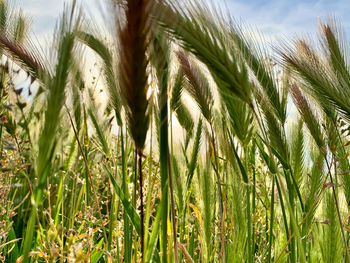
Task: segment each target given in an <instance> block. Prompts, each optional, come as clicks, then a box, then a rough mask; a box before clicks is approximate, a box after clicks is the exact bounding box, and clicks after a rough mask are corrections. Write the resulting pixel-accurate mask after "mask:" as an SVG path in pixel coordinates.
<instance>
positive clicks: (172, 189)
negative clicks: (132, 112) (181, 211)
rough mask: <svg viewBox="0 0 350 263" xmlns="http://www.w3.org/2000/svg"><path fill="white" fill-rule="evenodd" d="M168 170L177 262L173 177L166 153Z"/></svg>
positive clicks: (177, 258) (176, 259)
mask: <svg viewBox="0 0 350 263" xmlns="http://www.w3.org/2000/svg"><path fill="white" fill-rule="evenodd" d="M168 169H169V186H170V201H171V216H172V221H173V224H172V225H173V236H174V250H175V262H176V263H177V262H179V251H178V246H177V234H176V219H175V198H174V186H173V176H172V169H171V163H170V155H169V153H168Z"/></svg>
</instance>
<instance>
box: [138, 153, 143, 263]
mask: <svg viewBox="0 0 350 263" xmlns="http://www.w3.org/2000/svg"><path fill="white" fill-rule="evenodd" d="M138 155H139V180H140V202H141V208H140V210H141V211H140V217H141V258H142V260H141V261H142V262H143V260H144V248H145V244H144V236H145V226H144V222H145V219H144V213H143V189H142V188H143V178H142V152H141V151H139V154H138Z"/></svg>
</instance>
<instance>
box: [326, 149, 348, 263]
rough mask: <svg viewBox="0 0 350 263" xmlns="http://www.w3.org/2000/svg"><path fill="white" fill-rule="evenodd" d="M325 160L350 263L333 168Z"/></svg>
mask: <svg viewBox="0 0 350 263" xmlns="http://www.w3.org/2000/svg"><path fill="white" fill-rule="evenodd" d="M324 159H325V161H326V165H327V169H328V173H329V179H330V181H331V187H332V192H333V197H334V202H335V207H336V209H337V214H338V219H339V224H340V230H341V234H342V238H343V241H344V245H345V256H346V260H347V261H348V262H350V261H349V254H348V243H347V242H346V237H345V232H344V226H343V222H342V220H341V215H340V209H339V203H338V198H337V193H336V191H335V185H334V182H333V176H332V173H331V167H330V166H329V163H328V160H327V158H326V156H325V155H324Z"/></svg>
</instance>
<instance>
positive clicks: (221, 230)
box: [209, 123, 225, 262]
mask: <svg viewBox="0 0 350 263" xmlns="http://www.w3.org/2000/svg"><path fill="white" fill-rule="evenodd" d="M209 125H210V130H211V137H212V138H211V139H212V144H213V151H214V160H215V169H214V170H215V174H216V180H217V184H218V192H219V206H220V232H221V233H220V235H221V256H222V262H225V233H224V220H225V219H224V208H223V204H222V191H221V183H220V175H219V170H218V168H219V166H218V160H217V156H216V144H215V137H214V136H215V134H214V129H213V125H212V124H211V123H209Z"/></svg>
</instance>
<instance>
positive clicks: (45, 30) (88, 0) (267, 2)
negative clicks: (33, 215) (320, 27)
mask: <svg viewBox="0 0 350 263" xmlns="http://www.w3.org/2000/svg"><path fill="white" fill-rule="evenodd" d="M208 1H212V2H214V3H216V4H218V5H220V6H221V7H222V9H223V10H226V9H228V10H229V12H230V13H231V15H232V16H233V17H234V18H236V19H241V20H242V21H244V22H245V23H246V25H248V26H250V27H251V28H252V29H253V30H255V29H256V30H257V31H259V32H261V33H262V35H263V36H265V37H266V39H269V40H270V39H275V38H281V37H283V38H285V37H288V38H291V37H294V36H296V34H298V35H305V34H306V33H314V32H316V30H317V24H318V21H319V19H323V20H324V19H325V18H326V17H328V16H335V17H336V18H337V19H338V20H339V21H340V22H341V24H342V26H343V28H344V29H345V32H346V33H347V35H350V17H349V14H350V1H349V0H334V1H329V0H328V1H327V0H319V1H316V0H309V1H302V0H294V1H292V0H279V1H277V0H208ZM64 2H65V1H64V0H16V1H15V5H16V6H17V7H21V8H22V9H23V10H25V13H26V14H28V15H29V16H30V17H31V19H32V30H33V31H34V33H35V34H36V36H37V37H38V39H39V40H41V39H44V38H46V37H49V36H50V35H51V33H52V32H53V28H54V26H55V22H56V19H57V17H58V15H59V14H60V12H61V10H62V9H63V4H64ZM81 2H82V3H83V5H84V6H85V8H86V10H87V12H88V13H90V14H92V13H101V12H100V9H99V8H98V7H97V6H98V4H96V3H97V2H100V3H102V2H103V1H98V0H81ZM225 3H226V4H225ZM348 39H349V38H348Z"/></svg>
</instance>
